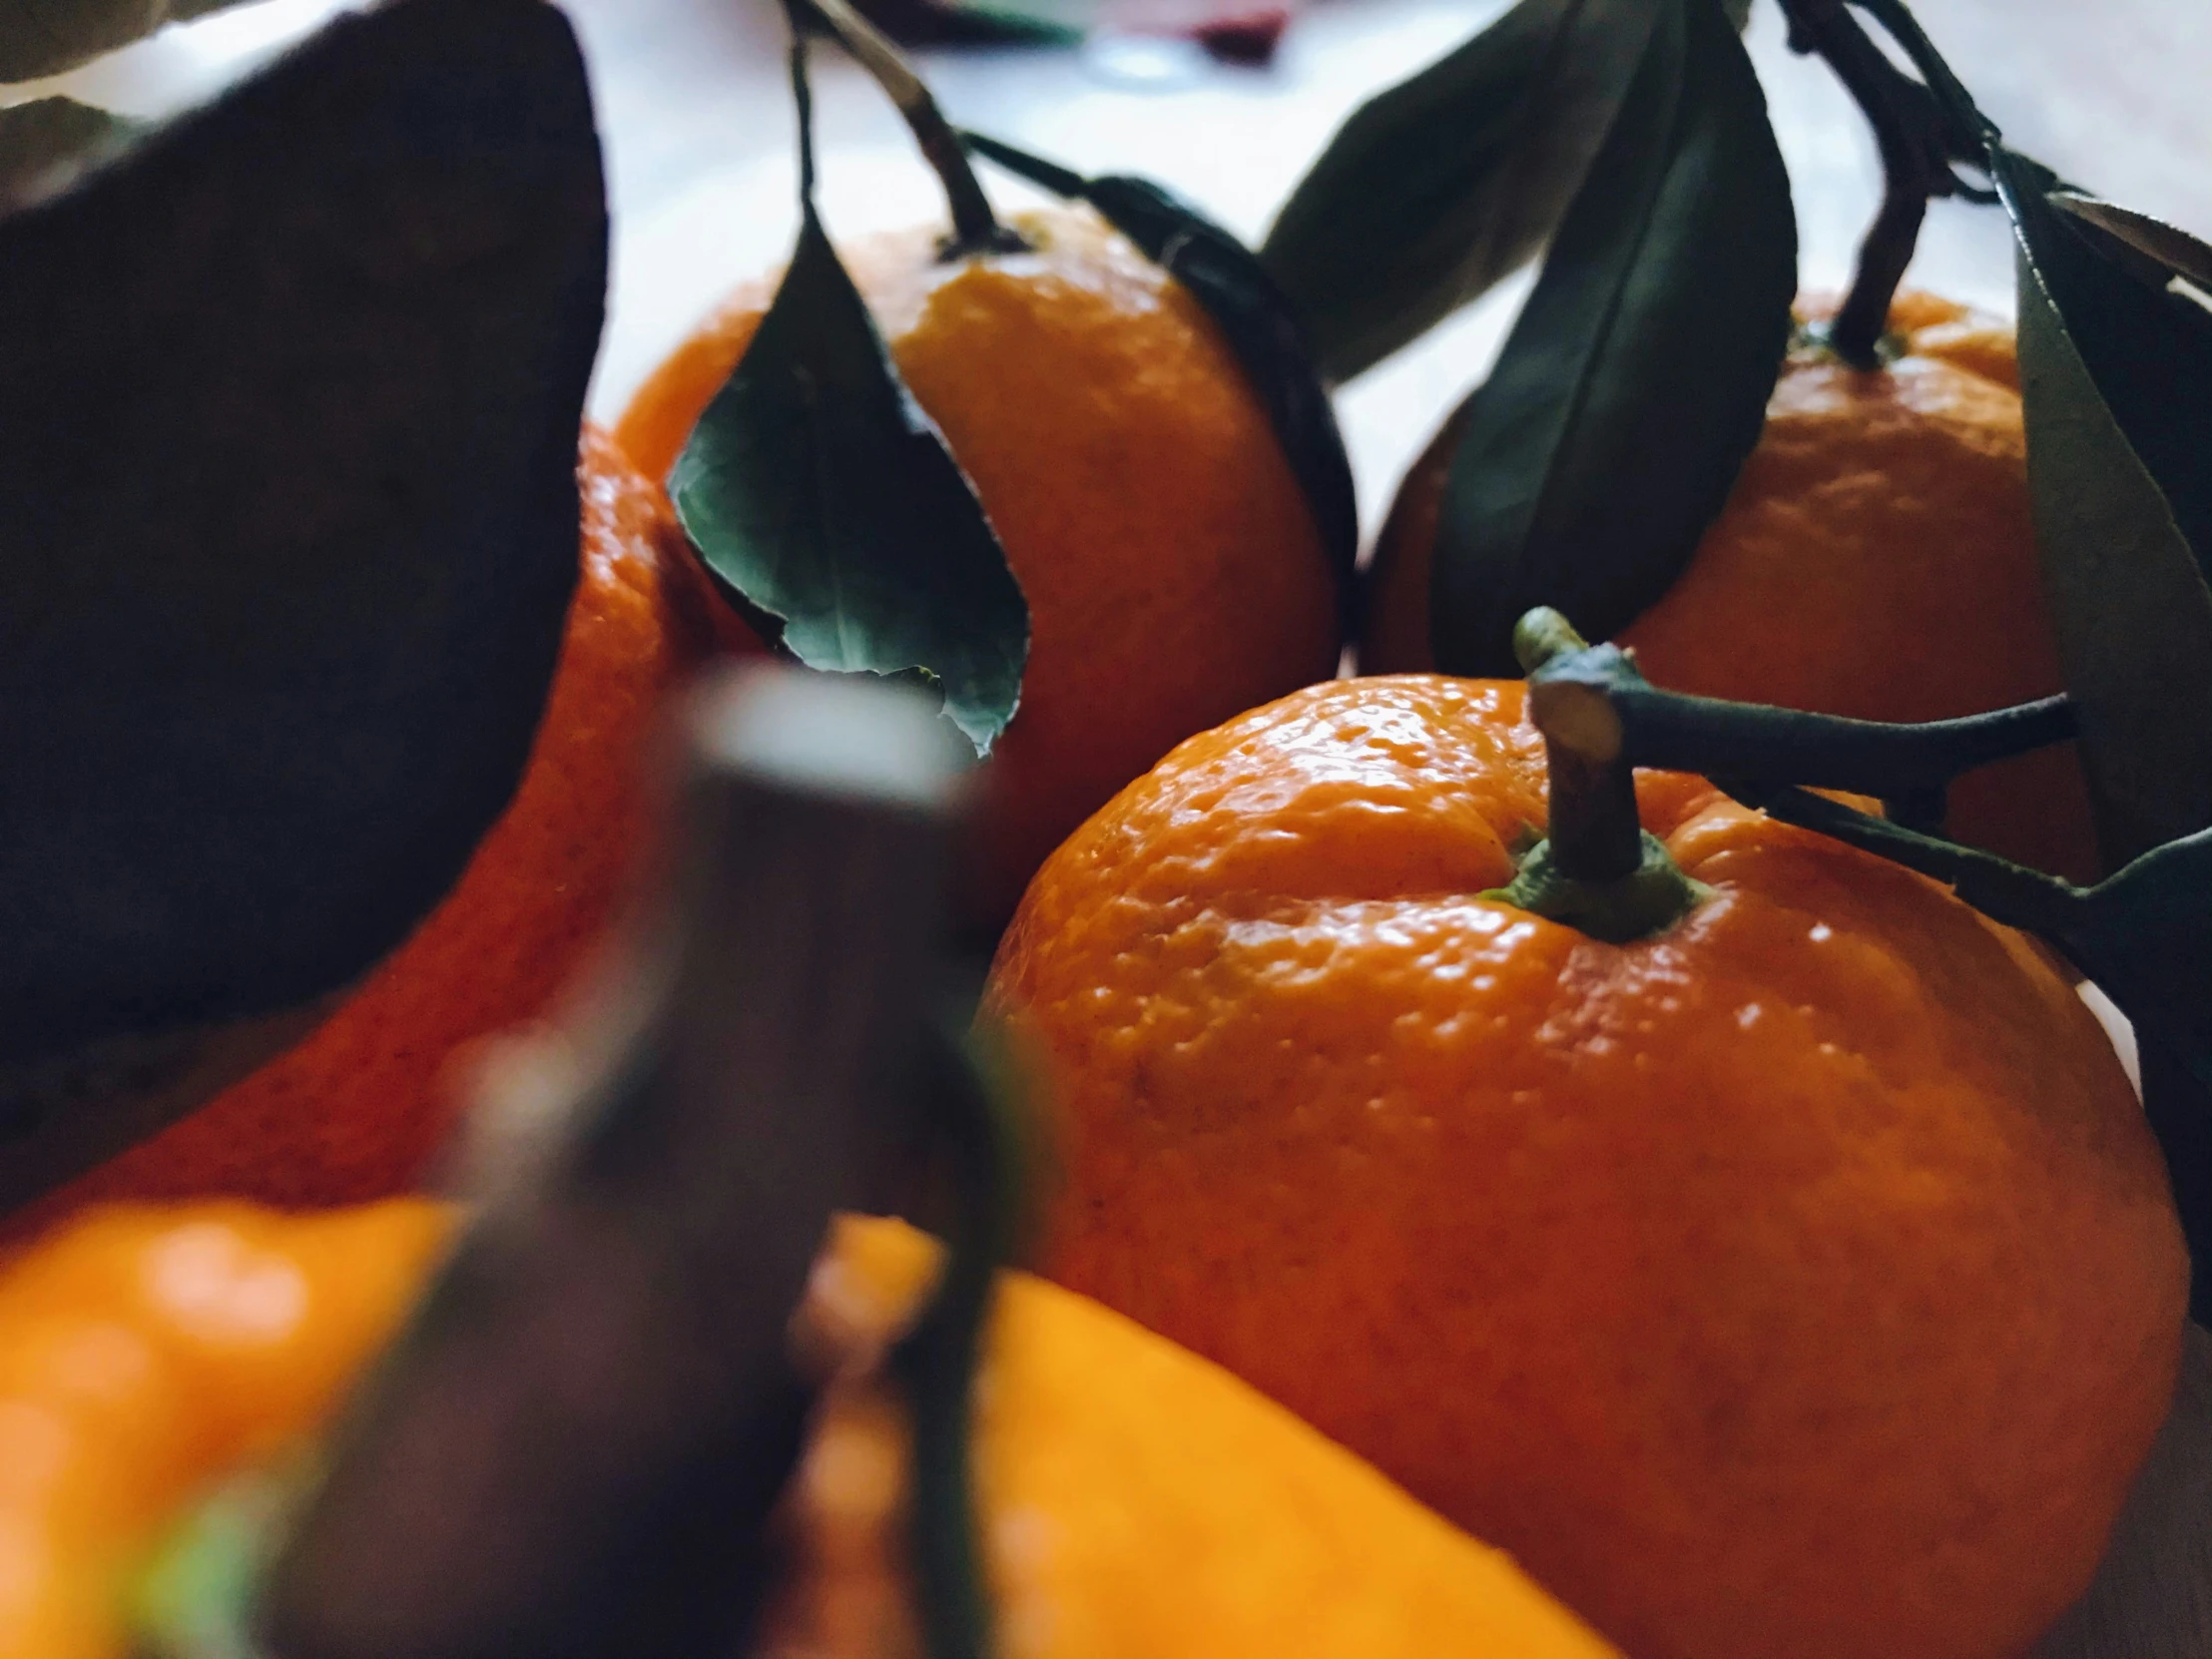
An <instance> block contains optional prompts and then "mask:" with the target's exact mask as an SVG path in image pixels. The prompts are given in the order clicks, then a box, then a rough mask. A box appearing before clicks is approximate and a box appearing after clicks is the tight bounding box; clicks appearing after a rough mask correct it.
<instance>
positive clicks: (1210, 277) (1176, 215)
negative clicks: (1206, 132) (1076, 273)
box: [961, 133, 1360, 633]
mask: <svg viewBox="0 0 2212 1659" xmlns="http://www.w3.org/2000/svg"><path fill="white" fill-rule="evenodd" d="M961 141H962V142H963V143H964V144H966V145H967V147H968V148H969V149H971V150H973V151H974V152H975V153H976V154H978V155H981V156H986V157H988V158H989V159H990V160H992V161H994V162H996V163H997V164H998V165H999V166H1001V167H1003V168H1005V169H1007V170H1008V171H1009V172H1012V173H1016V174H1019V175H1020V176H1021V177H1022V178H1025V179H1028V180H1029V181H1031V182H1032V183H1034V184H1039V185H1042V186H1044V187H1045V188H1046V189H1047V190H1050V191H1052V192H1054V193H1055V194H1057V195H1059V196H1062V197H1065V198H1069V199H1072V200H1077V201H1083V202H1088V203H1090V204H1091V206H1092V207H1094V208H1096V209H1097V210H1098V211H1099V212H1100V213H1101V214H1102V215H1104V216H1105V218H1106V220H1107V221H1108V222H1109V223H1110V224H1112V225H1113V226H1114V227H1115V228H1116V229H1117V230H1119V231H1120V232H1121V233H1122V234H1123V235H1124V236H1126V237H1127V238H1128V239H1129V240H1130V241H1131V242H1133V243H1135V244H1136V245H1137V247H1138V248H1140V249H1141V250H1143V252H1144V254H1145V257H1146V258H1148V259H1150V260H1152V261H1153V262H1154V263H1155V264H1157V265H1159V266H1160V267H1161V268H1162V269H1164V270H1165V271H1166V272H1167V273H1168V274H1169V275H1170V276H1171V277H1174V278H1175V279H1176V280H1177V281H1178V282H1180V283H1182V285H1183V286H1184V288H1185V289H1187V290H1188V291H1189V293H1190V295H1191V297H1192V298H1194V299H1196V300H1197V301H1198V302H1199V304H1200V305H1201V306H1203V307H1204V308H1205V310H1206V314H1207V315H1208V316H1210V317H1212V318H1213V319H1214V325H1215V326H1216V327H1218V328H1219V329H1220V330H1221V332H1222V337H1223V338H1224V339H1225V340H1227V341H1228V343H1229V349H1230V351H1231V352H1232V353H1233V354H1234V355H1235V356H1236V359H1237V362H1238V365H1239V366H1240V367H1241V368H1243V370H1244V373H1245V378H1246V380H1247V381H1249V382H1250V383H1251V386H1252V389H1253V391H1254V392H1255V393H1256V394H1258V396H1259V398H1260V401H1261V403H1262V405H1263V406H1265V408H1266V409H1267V411H1268V419H1269V422H1270V423H1271V424H1272V425H1273V426H1274V428H1275V437H1276V441H1277V442H1278V443H1280V444H1281V445H1282V446H1283V453H1284V456H1285V457H1286V458H1287V459H1288V460H1289V461H1290V463H1291V471H1292V473H1293V474H1294V475H1295V476H1296V477H1297V479H1298V481H1299V486H1300V487H1301V488H1302V489H1303V490H1304V491H1305V492H1306V500H1307V504H1308V505H1309V506H1310V507H1312V509H1313V512H1314V521H1315V525H1316V527H1317V528H1318V529H1319V531H1320V532H1321V542H1322V550H1323V552H1324V553H1326V554H1327V555H1328V558H1329V562H1330V568H1331V570H1332V571H1333V572H1334V574H1335V576H1336V579H1337V594H1338V600H1339V605H1340V609H1341V610H1342V612H1343V614H1344V616H1345V618H1346V620H1347V632H1348V633H1349V632H1350V619H1351V615H1352V607H1353V604H1354V600H1355V597H1356V594H1357V585H1358V561H1359V556H1360V509H1359V504H1358V501H1357V499H1356V498H1355V496H1354V493H1353V483H1352V462H1351V459H1350V458H1349V457H1348V456H1347V455H1346V453H1345V440H1344V434H1343V433H1342V432H1341V431H1340V430H1339V429H1338V426H1337V412H1336V409H1335V408H1334V406H1333V405H1332V404H1331V403H1330V400H1329V388H1328V387H1327V386H1325V385H1324V384H1323V383H1322V380H1321V376H1320V374H1319V373H1318V372H1316V370H1315V367H1314V359H1313V356H1312V354H1311V353H1310V352H1309V351H1308V350H1307V347H1306V340H1305V337H1304V335H1303V333H1302V331H1301V329H1300V326H1299V321H1298V317H1297V315H1296V314H1295V313H1294V312H1293V310H1292V307H1291V305H1290V303H1289V301H1288V300H1287V299H1285V298H1284V296H1283V293H1282V291H1281V290H1280V289H1279V288H1277V286H1276V285H1275V282H1274V280H1273V278H1271V277H1269V275H1268V273H1267V269H1266V268H1265V267H1264V266H1262V265H1261V263H1260V261H1259V259H1258V258H1257V257H1256V256H1255V255H1254V254H1253V252H1252V251H1251V250H1250V249H1249V248H1247V247H1245V245H1244V244H1243V243H1241V242H1239V241H1238V240H1237V239H1236V238H1235V237H1234V236H1232V235H1230V234H1229V232H1227V231H1226V230H1224V229H1222V227H1221V226H1219V225H1217V224H1215V223H1214V221H1213V220H1211V219H1209V218H1207V217H1206V215H1205V214H1203V213H1201V212H1200V211H1199V210H1198V209H1197V208H1196V207H1194V206H1192V205H1191V204H1190V203H1188V202H1186V201H1184V200H1183V199H1182V198H1181V197H1179V196H1177V195H1176V194H1175V193H1174V192H1173V191H1170V190H1168V189H1166V188H1165V187H1163V186H1160V185H1157V184H1154V183H1153V182H1152V181H1151V180H1149V179H1138V178H1132V177H1130V176H1128V175H1126V174H1109V175H1107V176H1105V177H1103V178H1098V179H1086V178H1084V177H1083V176H1082V175H1081V174H1078V173H1071V172H1070V171H1068V170H1067V169H1066V168H1063V167H1059V166H1056V165H1054V164H1053V163H1051V162H1047V161H1043V160H1041V159H1039V158H1038V157H1035V156H1031V155H1028V154H1025V153H1024V152H1022V151H1020V150H1016V149H1015V148H1014V147H1013V146H1012V145H1010V144H1001V143H1000V142H999V141H998V140H996V139H991V138H985V137H983V136H982V135H981V134H980V133H964V134H962V135H961Z"/></svg>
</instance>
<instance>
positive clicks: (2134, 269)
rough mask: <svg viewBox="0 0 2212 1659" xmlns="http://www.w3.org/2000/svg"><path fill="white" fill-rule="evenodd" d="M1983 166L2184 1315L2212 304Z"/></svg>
mask: <svg viewBox="0 0 2212 1659" xmlns="http://www.w3.org/2000/svg"><path fill="white" fill-rule="evenodd" d="M1990 172H1991V174H1992V176H1993V178H1994V179H1995V181H1996V185H1997V188H1998V190H1999V192H2000V194H2001V195H2002V197H2003V201H2004V205H2005V208H2006V210H2007V212H2008V213H2009V214H2010V215H2011V218H2012V227H2013V232H2014V236H2015V239H2016V242H2017V245H2018V261H2017V265H2018V276H2019V311H2020V393H2021V404H2022V411H2023V415H2024V418H2025V421H2026V426H2027V475H2028V489H2029V494H2030V497H2031V500H2032V503H2033V506H2034V512H2035V531H2036V542H2037V547H2038V551H2039V554H2040V557H2041V562H2042V572H2043V586H2044V589H2045V592H2046V593H2047V595H2048V596H2049V599H2050V613H2051V620H2052V624H2053V630H2054V632H2055V633H2056V635H2057V638H2058V651H2059V660H2060V664H2061V667H2062V668H2063V670H2064V673H2065V677H2066V685H2067V689H2068V691H2069V693H2070V694H2071V696H2072V697H2073V700H2074V702H2075V704H2076V705H2077V707H2078V709H2079V720H2080V729H2081V759H2082V768H2083V771H2084V772H2085V773H2086V774H2087V776H2088V781H2089V795H2090V803H2091V806H2092V807H2093V809H2094V811H2095V816H2096V825H2097V838H2098V841H2099V844H2100V847H2101V849H2102V851H2103V854H2104V859H2105V863H2106V867H2108V868H2110V867H2113V866H2124V867H2121V868H2120V869H2119V873H2118V874H2116V875H2114V876H2113V877H2111V879H2110V880H2109V881H2108V882H2107V883H2106V884H2105V886H2104V887H2100V888H2099V889H2097V890H2098V891H2099V892H2100V893H2102V892H2105V891H2106V889H2107V888H2110V889H2112V890H2113V891H2114V892H2116V893H2118V894H2120V895H2121V896H2122V897H2128V896H2134V897H2135V898H2137V899H2138V901H2137V902H2133V903H2129V904H2126V905H2124V906H2118V907H2115V908H2114V909H2113V910H2111V911H2110V912H2109V915H2110V916H2111V917H2112V918H2116V919H2111V920H2109V921H2108V924H2107V927H2106V935H2107V936H2105V937H2103V938H2101V939H2100V940H2098V941H2096V944H2095V948H2094V951H2093V952H2091V951H2082V950H2077V952H2076V959H2077V960H2079V961H2080V962H2081V965H2082V967H2083V968H2084V970H2085V971H2087V972H2088V973H2090V974H2091V975H2092V976H2093V977H2095V978H2096V979H2097V980H2098V981H2099V982H2100V983H2101V984H2103V985H2104V988H2105V990H2106V992H2107V993H2108V994H2109V995H2111V997H2112V999H2113V1000H2114V1001H2115V1002H2116V1003H2118V1004H2119V1006H2120V1008H2121V1011H2122V1012H2124V1013H2126V1014H2127V1016H2128V1017H2129V1019H2131V1020H2133V1021H2134V1022H2135V1024H2136V1030H2137V1035H2138V1037H2139V1038H2140V1039H2141V1042H2140V1048H2141V1057H2142V1080H2143V1110H2144V1115H2145V1116H2146V1117H2147V1118H2148V1119H2149V1120H2150V1125H2151V1128H2152V1129H2153V1130H2154V1131H2155V1132H2156V1133H2157V1135H2158V1139H2159V1144H2160V1145H2161V1146H2163V1147H2164V1148H2165V1152H2166V1164H2167V1168H2168V1169H2169V1171H2170V1172H2171V1174H2172V1177H2173V1187H2174V1203H2175V1206H2176V1207H2177V1209H2178V1210H2179V1211H2180V1214H2181V1221H2182V1228H2183V1231H2184V1232H2185V1234H2186V1235H2187V1237H2188V1241H2189V1252H2190V1257H2191V1260H2192V1261H2193V1262H2194V1263H2195V1264H2196V1270H2197V1271H2196V1289H2195V1291H2194V1293H2193V1300H2192V1308H2193V1312H2194V1313H2195V1314H2196V1316H2197V1317H2198V1318H2199V1319H2206V1318H2212V1072H2208V1070H2207V1067H2206V1065H2205V1063H2204V1062H2205V1056H2206V1055H2207V1054H2212V987H2208V986H2207V984H2206V979H2207V977H2208V975H2207V972H2206V962H2207V960H2208V958H2212V917H2208V916H2207V915H2206V914H2205V909H2204V903H2205V901H2204V894H2205V892H2206V891H2207V890H2212V885H2208V883H2212V875H2208V870H2207V859H2206V856H2205V853H2204V852H2203V850H2202V849H2201V847H2197V849H2196V850H2183V851H2179V852H2177V851H2174V850H2173V848H2174V847H2175V845H2176V844H2177V843H2183V844H2185V845H2187V846H2196V843H2195V842H2187V843H2184V838H2185V837H2190V836H2192V835H2195V834H2196V833H2197V832H2199V831H2202V830H2206V829H2207V828H2212V588H2208V586H2207V579H2208V575H2212V314H2208V313H2207V312H2206V311H2205V310H2204V309H2203V307H2202V306H2201V305H2200V304H2198V302H2197V301H2196V300H2195V299H2193V298H2190V297H2188V296H2186V295H2185V294H2182V293H2178V292H2174V291H2171V288H2172V278H2173V277H2174V276H2175V275H2176V274H2177V273H2176V269H2175V259H2174V256H2183V257H2187V256H2188V255H2189V252H2190V251H2189V249H2188V247H2187V246H2186V245H2185V244H2183V245H2177V244H2176V243H2175V242H2174V240H2172V239H2171V238H2166V239H2161V238H2157V237H2155V236H2152V235H2149V234H2147V233H2146V231H2145V222H2141V221H2140V220H2139V218H2136V222H2134V223H2130V220H2131V218H2135V217H2136V216H2126V215H2124V213H2122V214H2119V215H2114V214H2108V213H2095V212H2088V213H2085V212H2083V211H2082V210H2081V207H2080V206H2079V204H2075V203H2067V204H2066V205H2065V207H2064V208H2063V209H2061V208H2060V207H2059V206H2057V205H2054V202H2053V193H2054V192H2055V191H2056V190H2057V188H2058V181H2057V180H2056V179H2055V178H2054V177H2053V176H2052V175H2051V174H2050V173H2049V172H2048V170H2046V169H2044V168H2041V167H2039V166H2037V165H2036V164H2035V163H2033V162H2030V161H2028V160H2026V159H2025V158H2024V157H2021V156H2018V155H2016V154H2013V153H2012V152H2010V151H2006V150H2004V149H2002V148H2001V147H1997V146H1994V145H1993V146H1992V148H1991V157H1990ZM2147 223H2149V224H2155V222H2147ZM2175 236H2176V237H2178V233H2175ZM2146 855H2147V856H2146ZM2123 883H2125V885H2123ZM2107 902H2108V903H2116V901H2114V900H2108V901H2107Z"/></svg>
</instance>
